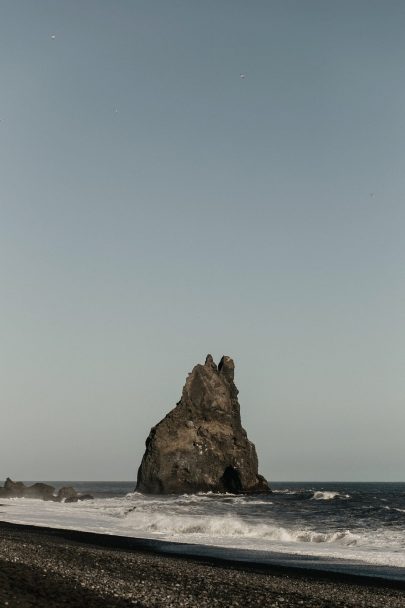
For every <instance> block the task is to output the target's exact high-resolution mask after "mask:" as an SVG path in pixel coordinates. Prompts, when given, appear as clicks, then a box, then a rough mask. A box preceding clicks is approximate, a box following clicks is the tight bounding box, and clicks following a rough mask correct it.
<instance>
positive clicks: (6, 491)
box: [0, 477, 93, 502]
mask: <svg viewBox="0 0 405 608" xmlns="http://www.w3.org/2000/svg"><path fill="white" fill-rule="evenodd" d="M0 497H2V498H39V499H41V500H52V501H53V502H63V501H64V502H77V501H78V500H89V499H91V498H93V497H92V496H91V495H90V494H79V493H78V492H76V490H75V489H74V488H72V487H70V486H69V487H63V488H60V490H59V491H58V493H57V494H56V490H55V488H54V487H53V486H50V485H48V484H47V483H34V484H33V485H32V486H26V485H25V484H24V483H23V482H22V481H13V480H12V479H10V477H7V479H6V482H5V484H4V487H3V488H1V487H0Z"/></svg>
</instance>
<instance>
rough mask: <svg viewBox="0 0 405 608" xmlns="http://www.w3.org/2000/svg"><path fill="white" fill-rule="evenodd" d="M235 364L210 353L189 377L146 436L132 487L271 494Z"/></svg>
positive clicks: (171, 491)
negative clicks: (247, 426)
mask: <svg viewBox="0 0 405 608" xmlns="http://www.w3.org/2000/svg"><path fill="white" fill-rule="evenodd" d="M234 370H235V365H234V362H233V360H232V359H231V358H230V357H226V356H224V357H222V359H221V361H220V363H219V365H218V367H217V366H216V365H215V363H214V360H213V358H212V357H211V355H207V358H206V360H205V364H204V365H200V364H199V365H196V366H195V367H194V369H193V371H192V372H191V374H189V375H188V377H187V380H186V384H185V385H184V388H183V394H182V396H181V399H180V401H179V402H178V403H177V405H176V407H175V408H174V409H172V410H171V411H170V412H169V413H168V414H167V415H166V416H165V418H163V420H161V421H160V422H159V423H158V424H157V425H156V426H154V427H153V428H152V429H151V431H150V433H149V437H148V438H147V440H146V451H145V454H144V456H143V458H142V462H141V466H140V467H139V470H138V481H137V486H136V490H137V491H138V492H143V493H147V494H184V493H195V492H209V491H212V492H231V493H234V494H250V493H267V492H270V489H269V486H268V483H267V481H266V480H265V479H264V477H262V475H259V473H258V461H257V455H256V449H255V446H254V445H253V443H252V442H251V441H249V439H248V438H247V434H246V431H245V430H244V429H243V428H242V424H241V419H240V406H239V402H238V392H239V391H238V389H237V388H236V386H235V384H234V381H233V379H234Z"/></svg>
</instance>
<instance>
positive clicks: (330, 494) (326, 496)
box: [312, 491, 350, 500]
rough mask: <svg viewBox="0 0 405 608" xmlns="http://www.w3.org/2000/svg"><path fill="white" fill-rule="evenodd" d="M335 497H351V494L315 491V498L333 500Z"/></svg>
mask: <svg viewBox="0 0 405 608" xmlns="http://www.w3.org/2000/svg"><path fill="white" fill-rule="evenodd" d="M334 498H350V494H340V492H326V491H324V492H321V491H318V492H314V495H313V497H312V499H313V500H333V499H334Z"/></svg>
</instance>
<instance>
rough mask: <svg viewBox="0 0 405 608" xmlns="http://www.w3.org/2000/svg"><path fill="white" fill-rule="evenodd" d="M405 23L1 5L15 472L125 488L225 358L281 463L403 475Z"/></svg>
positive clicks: (125, 6)
mask: <svg viewBox="0 0 405 608" xmlns="http://www.w3.org/2000/svg"><path fill="white" fill-rule="evenodd" d="M404 31H405V2H403V1H402V0H388V1H385V2H382V1H381V0H339V1H336V0H304V1H303V0H295V1H292V0H278V1H272V0H257V1H253V2H246V1H245V2H242V1H240V0H222V1H218V0H204V2H201V0H170V1H168V0H63V1H62V0H49V1H46V0H35V1H34V0H26V1H24V0H0V75H1V88H0V91H1V94H0V119H1V122H0V142H1V145H0V177H1V179H0V279H1V299H0V330H1V331H0V341H1V342H0V344H1V346H0V384H1V395H0V407H1V418H0V424H1V440H0V479H1V478H5V476H6V475H11V476H13V477H15V478H18V479H135V477H136V472H137V468H138V465H139V463H140V459H141V456H142V453H143V449H144V440H145V438H146V436H147V434H148V432H149V429H150V427H151V426H152V425H153V424H155V423H156V422H158V421H159V420H160V419H161V418H162V417H163V415H164V414H165V413H166V412H167V411H168V410H169V409H170V408H171V407H173V406H174V404H175V403H176V401H177V400H178V399H179V397H180V395H181V390H182V386H183V384H184V381H185V377H186V374H187V373H188V372H189V371H190V370H191V368H192V367H193V365H194V364H196V363H198V362H203V361H204V358H205V355H206V354H207V353H208V352H210V353H212V354H213V356H214V358H215V359H219V357H220V356H221V355H222V354H228V355H231V356H232V357H233V358H234V359H235V362H236V366H237V367H236V383H237V385H238V387H239V389H240V395H239V396H240V403H241V411H242V421H243V423H244V426H245V428H246V429H247V431H248V434H249V437H250V439H252V440H253V441H254V442H255V444H256V447H257V450H258V455H259V461H260V470H261V472H262V473H263V474H264V475H266V476H267V477H268V478H269V479H270V480H271V479H273V480H286V479H287V480H328V479H329V480H337V479H342V480H405V447H404V429H405V407H404V405H405V369H404V367H405V366H404V361H405V237H404V230H405V205H404V200H405V198H404V197H405V170H404V169H405V111H404V108H405V36H404ZM241 73H242V74H244V75H245V78H241V77H240V74H241Z"/></svg>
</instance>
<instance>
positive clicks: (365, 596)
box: [0, 524, 405, 608]
mask: <svg viewBox="0 0 405 608" xmlns="http://www.w3.org/2000/svg"><path fill="white" fill-rule="evenodd" d="M0 606H8V607H12V608H14V607H15V608H25V607H31V606H38V607H39V606H41V607H43V608H48V607H49V608H53V607H55V608H56V606H69V607H79V606H80V607H83V606H86V607H89V608H92V607H96V606H97V607H104V606H105V607H107V606H108V607H110V608H114V607H124V606H142V607H145V608H146V607H148V608H149V607H165V608H170V607H177V606H178V607H184V608H189V607H190V608H191V607H201V608H205V607H210V608H212V607H213V606H216V607H229V606H235V607H237V606H268V607H284V608H290V607H302V606H307V607H310V608H315V607H316V608H323V607H325V608H326V607H328V608H331V607H334V606H336V607H341V608H343V607H349V606H350V607H351V606H353V607H354V606H364V607H376V608H377V607H378V608H380V607H384V608H390V607H392V608H394V607H395V608H396V607H405V590H404V589H401V588H395V586H394V587H392V586H389V585H387V584H386V583H384V582H378V581H373V580H371V581H370V583H369V584H364V581H363V583H362V584H354V583H353V582H348V581H347V580H345V579H344V577H341V578H340V579H339V578H336V577H334V578H333V579H328V578H322V577H320V576H314V575H313V574H311V575H306V574H305V573H300V574H297V573H288V572H278V571H272V569H271V568H269V569H267V571H262V570H258V571H255V568H254V567H251V568H248V569H246V568H244V567H241V566H229V565H224V564H220V563H218V562H216V563H210V562H209V561H204V562H201V561H198V560H194V559H190V558H184V557H167V556H163V555H159V554H155V553H151V552H147V551H133V550H122V549H119V550H118V549H111V548H105V547H99V546H94V545H91V544H88V543H85V542H74V541H69V540H67V539H66V538H63V537H61V536H59V535H58V534H52V531H50V530H47V529H41V528H37V529H36V530H32V529H29V528H27V527H24V526H10V525H9V524H0Z"/></svg>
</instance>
